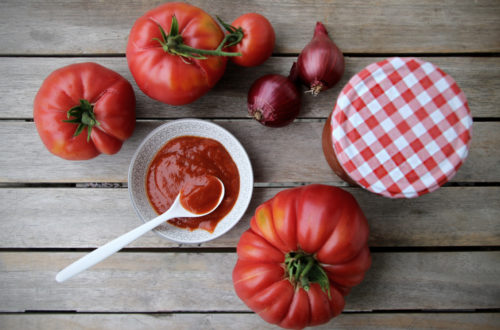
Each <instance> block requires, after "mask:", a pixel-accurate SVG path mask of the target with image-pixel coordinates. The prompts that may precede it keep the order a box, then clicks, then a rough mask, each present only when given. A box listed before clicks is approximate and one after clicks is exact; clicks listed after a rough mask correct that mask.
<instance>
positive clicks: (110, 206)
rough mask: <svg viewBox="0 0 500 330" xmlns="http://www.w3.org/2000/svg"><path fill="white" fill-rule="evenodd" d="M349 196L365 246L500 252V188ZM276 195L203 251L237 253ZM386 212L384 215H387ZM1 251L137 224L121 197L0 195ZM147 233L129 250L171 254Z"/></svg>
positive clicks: (73, 242)
mask: <svg viewBox="0 0 500 330" xmlns="http://www.w3.org/2000/svg"><path fill="white" fill-rule="evenodd" d="M345 189H346V190H347V191H349V192H351V193H352V194H354V196H355V197H356V199H357V200H358V202H359V203H360V205H361V207H362V208H363V211H364V212H365V214H366V216H367V218H368V221H369V223H370V240H369V244H370V246H382V247H387V246H488V245H489V246H491V245H493V246H495V245H500V223H499V221H498V219H500V209H499V207H498V206H499V205H500V188H499V187H444V188H442V189H440V190H438V191H436V192H435V193H433V194H432V195H427V196H422V197H420V198H417V199H411V200H390V199H387V198H383V197H378V196H374V195H373V194H370V193H367V192H364V191H362V190H361V189H360V188H345ZM280 190H281V189H279V188H256V189H255V193H254V196H253V198H252V202H251V204H250V206H249V208H248V210H247V212H246V214H245V215H244V216H243V218H242V220H241V221H240V222H239V224H238V225H237V226H236V227H235V228H233V229H232V230H231V231H230V232H228V233H227V234H225V235H223V236H222V237H220V238H218V239H216V240H214V241H210V242H207V243H205V244H202V246H203V247H236V244H237V243H238V240H239V238H240V236H241V234H242V233H243V231H245V230H246V229H248V227H249V221H250V218H251V217H252V215H253V212H254V211H255V209H256V207H257V206H258V205H259V204H261V203H262V202H264V201H265V200H268V199H269V198H271V197H273V196H274V195H275V194H276V193H277V192H278V191H280ZM388 210H390V212H389V211H388ZM0 219H2V221H0V248H4V249H5V248H27V247H29V248H95V247H97V246H100V245H103V244H105V243H106V242H109V241H110V240H112V239H113V238H115V237H117V236H118V235H120V234H122V233H124V232H126V231H127V230H131V229H132V228H134V227H136V226H137V225H138V224H139V223H140V222H139V221H140V220H139V219H138V217H137V216H136V214H135V212H134V210H133V209H132V206H131V203H130V200H129V196H128V192H127V190H126V189H90V188H89V189H83V188H82V189H78V188H77V189H75V188H51V189H50V188H49V189H47V188H45V189H40V188H14V189H0ZM177 246H179V244H177V243H175V242H171V241H168V240H165V239H163V238H161V237H160V236H158V235H155V234H153V233H148V234H147V235H144V236H143V237H141V238H140V239H138V240H137V241H135V242H133V243H132V244H130V247H140V248H158V247H177Z"/></svg>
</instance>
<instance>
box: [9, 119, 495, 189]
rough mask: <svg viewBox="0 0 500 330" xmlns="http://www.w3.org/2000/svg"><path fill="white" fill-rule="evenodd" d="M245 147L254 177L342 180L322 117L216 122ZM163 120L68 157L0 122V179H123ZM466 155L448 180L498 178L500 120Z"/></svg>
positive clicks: (479, 127) (25, 129) (24, 129)
mask: <svg viewBox="0 0 500 330" xmlns="http://www.w3.org/2000/svg"><path fill="white" fill-rule="evenodd" d="M215 122H216V123H217V124H220V125H221V126H222V127H224V128H226V129H228V130H229V131H230V132H231V133H233V134H234V135H235V136H236V138H237V139H238V140H239V141H240V142H241V143H242V145H243V146H244V148H245V149H246V151H247V153H248V155H249V157H250V160H251V162H252V166H253V169H254V178H255V181H256V182H329V183H333V184H342V183H343V182H342V181H341V180H340V179H339V178H338V177H337V176H336V175H335V174H334V173H333V171H331V169H330V167H329V166H328V165H327V163H326V161H325V159H324V156H323V152H322V150H321V142H320V141H321V131H322V129H323V124H324V121H322V120H311V121H296V122H294V123H293V124H291V125H288V126H286V127H283V128H279V129H273V128H269V127H265V126H262V125H260V124H258V123H256V122H254V121H251V120H223V121H215ZM162 123H163V122H162V121H151V122H150V121H146V122H139V123H138V124H137V126H136V130H135V132H134V135H133V136H132V138H131V139H129V140H127V141H126V143H125V144H124V146H123V148H122V150H121V151H120V152H119V153H118V154H116V155H113V156H107V155H100V156H98V157H97V158H94V159H92V160H88V161H67V160H63V159H60V158H59V157H56V156H53V155H52V154H50V153H49V152H48V151H47V150H46V149H45V147H44V145H43V144H42V142H41V140H40V138H39V137H38V133H37V131H36V128H35V125H34V123H25V122H18V121H0V141H9V142H8V143H7V142H6V143H2V144H0V155H2V157H0V182H126V181H127V173H128V167H129V164H130V160H131V158H132V155H133V153H134V152H135V150H136V148H137V147H138V146H139V144H140V142H141V141H142V140H143V139H144V138H145V137H146V135H147V134H148V133H149V132H151V130H153V129H154V128H155V127H157V126H159V125H160V124H162ZM472 134H473V137H472V144H471V150H470V153H469V156H468V159H467V160H466V162H465V163H464V165H463V166H462V167H461V168H460V169H459V171H458V173H457V175H456V176H455V177H454V178H453V179H452V180H453V181H460V182H500V167H499V166H498V164H500V153H499V152H498V151H497V144H498V141H500V122H478V123H475V124H474V126H473V133H472Z"/></svg>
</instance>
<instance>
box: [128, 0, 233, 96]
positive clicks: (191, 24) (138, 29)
mask: <svg viewBox="0 0 500 330" xmlns="http://www.w3.org/2000/svg"><path fill="white" fill-rule="evenodd" d="M174 16H175V19H174V18H173V17H174ZM172 23H174V24H172ZM223 39H224V33H223V32H222V30H221V28H220V27H219V25H218V24H217V23H216V22H215V21H214V20H213V19H212V18H211V17H210V16H209V15H208V14H207V13H206V12H204V11H203V10H202V9H200V8H197V7H195V6H191V5H188V4H186V3H180V2H170V3H166V4H163V5H161V6H159V7H157V8H155V9H152V10H150V11H148V12H147V13H146V14H144V16H142V17H140V18H139V19H137V21H136V22H135V24H134V26H133V27H132V30H131V31H130V35H129V40H128V44H127V61H128V65H129V68H130V71H131V72H132V75H133V76H134V79H135V81H136V82H137V85H138V86H139V88H140V89H141V90H142V91H143V92H144V93H145V94H146V95H148V96H150V97H151V98H153V99H156V100H158V101H161V102H164V103H167V104H171V105H181V104H187V103H190V102H193V101H194V100H196V99H198V98H199V97H201V96H202V95H203V94H205V93H206V92H207V91H208V90H209V89H211V88H212V87H213V86H214V85H215V83H217V81H218V80H219V79H220V78H221V77H222V75H223V73H224V70H225V68H226V57H224V56H213V55H209V53H210V52H214V50H215V49H217V48H218V46H219V44H220V43H221V42H222V40H223ZM203 50H207V51H208V52H203ZM218 53H219V54H221V55H224V52H218ZM198 58H199V59H198Z"/></svg>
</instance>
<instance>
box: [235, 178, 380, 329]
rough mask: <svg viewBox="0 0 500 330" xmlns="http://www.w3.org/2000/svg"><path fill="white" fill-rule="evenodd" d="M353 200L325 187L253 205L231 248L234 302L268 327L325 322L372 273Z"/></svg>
mask: <svg viewBox="0 0 500 330" xmlns="http://www.w3.org/2000/svg"><path fill="white" fill-rule="evenodd" d="M367 240H368V224H367V221H366V219H365V217H364V215H363V212H362V211H361V209H360V207H359V205H358V204H357V202H356V200H355V199H354V197H352V195H351V194H349V193H348V192H346V191H344V190H342V189H340V188H336V187H332V186H326V185H318V184H315V185H308V186H303V187H298V188H293V189H285V190H283V191H281V192H279V193H278V194H277V195H276V196H275V197H273V198H272V199H270V200H269V201H267V202H265V203H263V204H262V205H260V206H259V207H258V208H257V210H256V211H255V215H254V216H253V217H252V219H251V221H250V229H248V230H247V231H246V232H244V233H243V235H242V236H241V238H240V241H239V242H238V245H237V254H238V260H237V262H236V266H235V268H234V270H233V284H234V288H235V291H236V294H237V295H238V296H239V297H240V298H241V299H242V300H243V302H244V303H245V304H246V305H247V306H248V307H249V308H251V309H252V310H253V311H255V312H256V313H257V314H258V315H260V316H261V317H262V318H263V319H264V320H266V321H267V322H269V323H273V324H277V325H279V326H281V327H284V328H304V327H306V326H314V325H319V324H322V323H325V322H328V321H329V320H330V319H331V318H332V317H335V316H337V315H339V314H340V313H341V312H342V310H343V308H344V296H346V295H347V294H348V293H349V291H350V289H351V287H353V286H355V285H357V284H359V283H360V282H361V281H362V280H363V277H364V274H365V272H366V271H367V270H368V268H369V267H370V265H371V257H370V250H369V248H368V244H367Z"/></svg>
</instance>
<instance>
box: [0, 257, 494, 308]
mask: <svg viewBox="0 0 500 330" xmlns="http://www.w3.org/2000/svg"><path fill="white" fill-rule="evenodd" d="M82 255H83V254H81V253H63V252H60V253H49V252H2V253H0V296H1V297H2V299H1V300H0V311H4V312H7V311H12V312H22V311H25V310H58V311H63V310H73V311H79V312H83V311H86V312H99V311H107V312H158V311H159V312H162V311H163V312H171V311H198V312H202V311H204V312H207V311H247V310H248V309H247V307H246V306H245V305H244V304H243V303H242V302H241V301H240V300H239V298H238V297H237V296H236V294H235V293H234V290H233V285H232V281H231V272H232V269H233V267H234V264H235V262H236V254H235V253H123V252H122V253H118V254H115V255H113V256H112V257H110V258H108V259H106V260H105V261H103V262H101V263H100V264H98V265H96V266H94V267H93V268H91V269H89V270H87V271H85V272H83V273H81V274H79V275H77V277H75V278H73V279H71V280H69V281H67V282H65V283H63V284H60V283H57V282H56V281H55V280H54V276H55V275H56V273H57V271H59V270H60V269H62V268H63V267H65V266H67V265H68V264H70V263H71V262H73V261H74V260H76V259H77V258H79V257H81V256H82ZM499 258H500V252H453V253H425V252H424V253H374V254H373V264H372V268H371V269H370V270H369V272H368V273H367V275H366V277H365V280H364V281H363V283H362V284H360V285H359V286H358V287H355V288H354V289H353V290H352V292H351V294H350V295H349V296H348V298H347V303H346V310H347V311H370V310H384V309H390V310H395V309H473V308H498V307H500V305H499V304H500V299H499V298H500V284H499V282H498V278H499V276H500V265H499V264H498V259H499ZM76 297H78V298H76Z"/></svg>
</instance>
